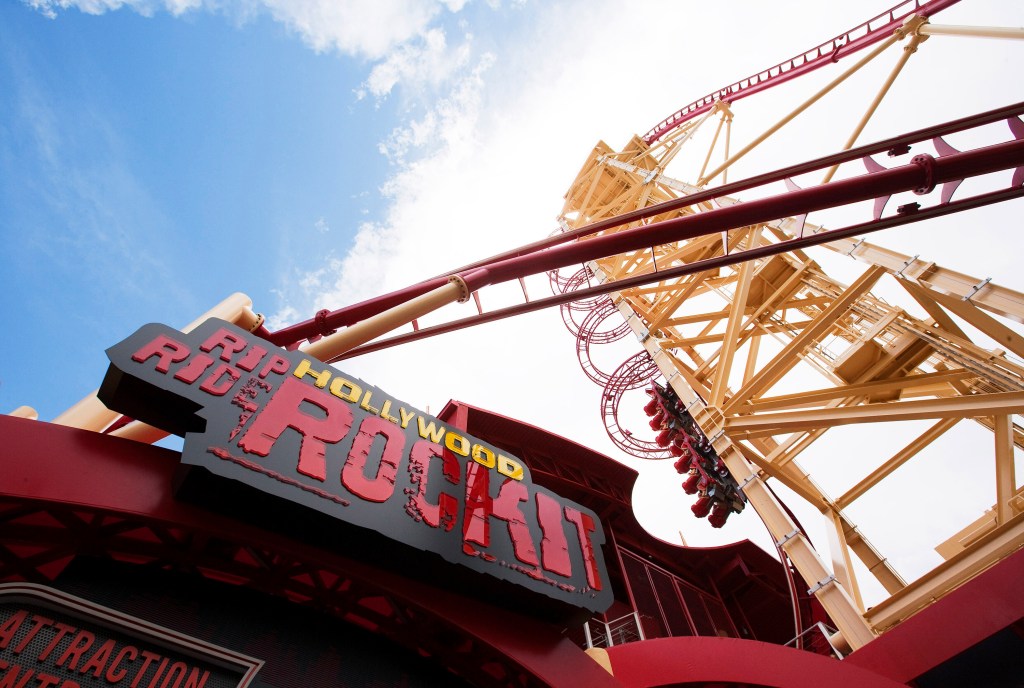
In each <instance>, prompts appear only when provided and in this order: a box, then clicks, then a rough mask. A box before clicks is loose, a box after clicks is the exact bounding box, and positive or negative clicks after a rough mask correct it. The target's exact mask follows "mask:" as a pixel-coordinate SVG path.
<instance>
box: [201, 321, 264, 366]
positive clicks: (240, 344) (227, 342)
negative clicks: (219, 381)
mask: <svg viewBox="0 0 1024 688" xmlns="http://www.w3.org/2000/svg"><path fill="white" fill-rule="evenodd" d="M247 344H248V342H246V341H245V340H244V339H242V338H241V337H239V336H238V335H237V334H235V333H234V332H228V331H227V330H226V329H224V328H223V327H222V328H220V329H219V330H217V331H216V332H214V333H213V334H212V335H210V336H209V337H208V338H207V340H206V341H205V342H203V343H202V344H200V345H199V348H200V349H202V350H203V351H205V352H206V353H210V352H211V351H213V350H214V349H220V360H222V361H230V360H231V354H237V353H238V352H239V351H241V350H242V349H244V348H245V347H246V345H247ZM248 370H252V368H248Z"/></svg>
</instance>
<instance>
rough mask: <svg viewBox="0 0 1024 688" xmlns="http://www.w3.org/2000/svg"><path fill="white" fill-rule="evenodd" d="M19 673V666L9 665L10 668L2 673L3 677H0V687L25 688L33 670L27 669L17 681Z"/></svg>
mask: <svg viewBox="0 0 1024 688" xmlns="http://www.w3.org/2000/svg"><path fill="white" fill-rule="evenodd" d="M20 673H21V667H20V666H18V665H17V664H14V665H12V666H11V670H10V671H8V672H7V673H6V674H4V677H3V678H2V679H0V688H25V687H26V686H27V685H28V681H29V679H30V678H32V674H34V673H35V672H34V671H33V670H32V669H29V670H27V671H26V672H25V674H24V675H23V676H22V677H21V680H20V681H18V680H17V678H18V674H20Z"/></svg>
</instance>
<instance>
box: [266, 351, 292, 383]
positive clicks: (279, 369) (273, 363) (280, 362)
mask: <svg viewBox="0 0 1024 688" xmlns="http://www.w3.org/2000/svg"><path fill="white" fill-rule="evenodd" d="M290 366H291V364H290V363H289V362H288V359H287V358H284V357H282V356H278V355H277V354H273V355H272V356H271V357H270V360H269V361H267V365H265V366H263V368H262V370H260V377H261V378H265V377H266V376H267V375H269V374H270V373H277V374H278V375H284V374H285V373H287V372H288V368H289V367H290Z"/></svg>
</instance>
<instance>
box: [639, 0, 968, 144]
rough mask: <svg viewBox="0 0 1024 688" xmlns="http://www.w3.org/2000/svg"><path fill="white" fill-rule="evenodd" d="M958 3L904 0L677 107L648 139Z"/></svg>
mask: <svg viewBox="0 0 1024 688" xmlns="http://www.w3.org/2000/svg"><path fill="white" fill-rule="evenodd" d="M958 2H960V0H905V2H901V3H900V4H898V5H896V6H895V7H893V8H892V9H890V10H887V11H885V12H883V13H882V14H880V15H878V16H877V17H874V18H872V19H869V20H868V21H866V22H864V23H863V24H859V25H857V26H855V27H854V28H852V29H850V30H849V31H844V32H843V33H841V34H839V35H838V36H836V37H835V38H833V39H831V40H828V41H825V42H824V43H822V44H820V45H818V46H816V47H814V48H811V49H810V50H808V51H806V52H803V53H800V54H799V55H797V56H796V57H791V58H790V59H788V60H786V61H784V62H780V63H779V64H777V65H775V66H774V67H769V68H768V69H765V70H763V71H760V72H758V73H757V74H753V75H751V76H748V77H747V78H746V79H740V80H739V81H737V82H734V83H732V84H729V85H728V86H726V87H725V88H720V89H718V90H717V91H715V92H713V93H709V94H708V95H706V96H704V97H703V98H698V99H697V100H695V101H693V102H692V103H690V104H689V105H687V106H685V107H683V108H682V109H680V110H677V111H676V112H675V113H673V114H672V115H671V116H669V117H667V118H665V119H664V120H662V121H661V122H660V123H659V124H658V125H657V126H655V127H654V128H653V129H651V130H650V131H649V132H647V133H646V134H644V141H645V142H646V143H647V144H648V145H650V144H652V143H654V142H655V141H657V140H658V139H660V138H661V137H662V136H664V135H665V134H667V133H669V132H670V131H672V130H674V129H676V128H677V127H679V126H680V125H681V124H683V123H684V122H687V121H689V120H691V119H693V118H694V117H697V116H698V115H702V114H704V113H705V112H707V111H708V110H710V109H711V108H712V107H714V105H715V101H718V100H722V101H725V102H727V103H731V102H734V101H736V100H739V99H740V98H745V97H747V96H750V95H753V94H755V93H758V92H759V91H763V90H765V89H767V88H771V87H772V86H777V85H778V84H781V83H785V82H786V81H789V80H790V79H795V78H796V77H798V76H801V75H803V74H807V73H808V72H812V71H814V70H816V69H819V68H821V67H825V66H828V65H830V64H834V63H836V62H838V61H839V60H840V59H841V58H843V57H846V56H847V55H852V54H853V53H855V52H857V51H859V50H863V49H864V48H866V47H868V46H870V45H873V44H875V43H878V42H879V41H882V40H885V39H886V38H888V37H889V36H891V35H892V33H893V31H895V30H896V29H898V28H899V27H900V26H901V25H902V24H903V22H904V21H905V20H906V19H907V18H909V17H911V16H913V15H920V16H923V17H928V16H931V15H932V14H934V13H935V12H939V11H940V10H944V9H946V8H947V7H950V6H951V5H955V4H956V3H958Z"/></svg>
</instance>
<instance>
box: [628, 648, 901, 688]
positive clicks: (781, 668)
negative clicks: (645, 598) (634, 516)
mask: <svg viewBox="0 0 1024 688" xmlns="http://www.w3.org/2000/svg"><path fill="white" fill-rule="evenodd" d="M608 657H609V659H610V660H611V664H612V671H613V672H614V673H615V676H616V677H618V678H619V679H620V680H621V681H622V684H623V686H625V687H626V688H653V687H654V686H668V685H673V686H676V685H687V686H710V685H715V686H718V685H723V686H724V685H728V686H735V685H743V686H748V685H749V686H775V687H777V688H796V687H797V686H799V687H801V688H809V687H810V686H829V688H897V687H899V688H906V684H904V683H899V682H897V681H894V680H892V679H890V678H886V677H884V676H881V675H879V674H877V673H875V672H873V671H870V670H869V669H867V668H864V667H860V666H854V665H851V664H849V663H847V662H841V661H839V660H837V659H832V658H830V657H823V656H822V655H818V654H814V653H812V652H804V651H802V650H794V649H792V648H788V647H783V646H781V645H772V644H770V643H762V642H758V641H756V640H737V639H736V638H709V637H702V636H694V637H689V638H659V639H657V640H646V641H644V642H640V643H627V644H625V645H616V646H615V647H611V648H608Z"/></svg>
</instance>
